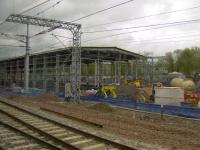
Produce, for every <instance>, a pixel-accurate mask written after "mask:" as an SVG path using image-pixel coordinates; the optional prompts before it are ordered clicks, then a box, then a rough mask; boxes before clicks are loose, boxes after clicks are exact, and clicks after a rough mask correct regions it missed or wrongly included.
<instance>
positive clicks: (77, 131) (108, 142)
mask: <svg viewBox="0 0 200 150" xmlns="http://www.w3.org/2000/svg"><path fill="white" fill-rule="evenodd" d="M0 102H2V103H4V104H6V105H9V106H10V107H14V108H16V109H18V110H21V111H23V112H26V113H28V114H30V115H33V116H36V117H38V118H42V119H44V120H46V121H49V122H51V123H54V124H56V125H58V126H61V127H63V128H66V129H69V130H71V131H74V132H76V133H79V134H82V135H85V136H87V137H91V138H96V139H97V140H98V141H101V142H103V143H106V144H108V145H113V146H115V147H116V148H119V149H123V150H124V149H126V150H137V149H136V148H133V147H130V146H127V145H124V144H121V143H117V142H115V141H112V140H109V139H105V138H103V137H100V136H97V135H93V134H91V133H88V132H85V131H82V130H80V129H76V128H73V127H71V126H68V125H66V124H64V123H61V122H57V121H55V120H53V119H51V118H47V117H45V116H42V115H41V114H36V113H33V112H31V111H30V110H26V109H25V108H21V107H20V106H16V105H15V104H12V103H11V102H6V101H5V100H2V99H0ZM42 132H43V131H42Z"/></svg>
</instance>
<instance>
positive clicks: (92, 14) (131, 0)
mask: <svg viewBox="0 0 200 150" xmlns="http://www.w3.org/2000/svg"><path fill="white" fill-rule="evenodd" d="M133 1H135V0H128V1H125V2H122V3H119V4H116V5H113V6H110V7H108V8H105V9H102V10H99V11H96V12H94V13H91V14H88V15H86V16H83V17H80V18H77V19H74V20H72V21H70V22H76V21H79V20H82V19H85V18H88V17H91V16H94V15H96V14H99V13H102V12H104V11H107V10H110V9H113V8H115V7H118V6H121V5H124V4H127V3H130V2H133Z"/></svg>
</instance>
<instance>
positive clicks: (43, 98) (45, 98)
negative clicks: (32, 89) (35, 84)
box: [31, 93, 60, 102]
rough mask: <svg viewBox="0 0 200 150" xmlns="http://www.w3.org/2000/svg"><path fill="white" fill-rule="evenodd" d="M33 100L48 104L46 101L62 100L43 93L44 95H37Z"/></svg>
mask: <svg viewBox="0 0 200 150" xmlns="http://www.w3.org/2000/svg"><path fill="white" fill-rule="evenodd" d="M31 99H33V100H35V101H43V102H46V101H60V99H59V98H58V97H57V96H55V95H53V94H51V93H43V94H39V95H36V96H32V97H31Z"/></svg>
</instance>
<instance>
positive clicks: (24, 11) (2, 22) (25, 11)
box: [0, 0, 50, 25]
mask: <svg viewBox="0 0 200 150" xmlns="http://www.w3.org/2000/svg"><path fill="white" fill-rule="evenodd" d="M49 1H50V0H45V1H43V2H42V3H39V4H35V6H34V5H33V7H31V8H28V9H25V10H23V11H21V12H20V13H19V14H24V13H27V12H28V11H31V10H33V9H35V8H37V7H39V6H41V5H43V4H45V3H47V2H49ZM5 22H6V19H4V20H2V21H1V22H0V25H2V24H4V23H5Z"/></svg>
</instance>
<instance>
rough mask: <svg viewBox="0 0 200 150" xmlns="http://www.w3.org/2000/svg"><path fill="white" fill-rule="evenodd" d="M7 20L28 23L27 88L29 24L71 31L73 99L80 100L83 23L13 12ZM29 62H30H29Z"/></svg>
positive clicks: (26, 78)
mask: <svg viewBox="0 0 200 150" xmlns="http://www.w3.org/2000/svg"><path fill="white" fill-rule="evenodd" d="M6 21H7V22H13V23H20V24H26V25H27V38H26V40H27V41H26V43H27V46H26V47H27V49H26V60H27V61H25V62H26V65H25V66H27V67H25V73H26V77H25V82H26V83H25V88H26V89H28V88H29V87H28V83H29V77H28V71H29V62H28V60H29V48H28V47H29V46H28V44H29V36H28V31H29V29H28V27H29V25H35V26H42V27H49V30H47V31H45V32H44V33H39V34H45V33H46V32H50V31H52V30H55V29H58V28H59V29H64V30H69V31H71V33H72V35H73V48H72V62H71V78H70V79H71V90H72V99H73V100H79V99H80V77H81V25H80V24H76V23H70V22H65V21H58V20H54V19H46V18H41V17H34V16H26V15H20V14H11V15H10V16H9V17H8V18H7V19H6ZM27 63H28V64H27Z"/></svg>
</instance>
